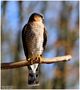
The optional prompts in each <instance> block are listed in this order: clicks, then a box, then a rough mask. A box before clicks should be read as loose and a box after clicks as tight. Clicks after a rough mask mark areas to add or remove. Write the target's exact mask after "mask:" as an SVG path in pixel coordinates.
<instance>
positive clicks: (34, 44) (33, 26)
mask: <svg viewBox="0 0 80 90" xmlns="http://www.w3.org/2000/svg"><path fill="white" fill-rule="evenodd" d="M22 42H23V48H24V53H25V56H26V59H27V60H29V59H30V58H33V56H35V57H38V58H39V56H40V57H41V56H42V54H43V51H44V49H45V46H46V42H47V33H46V28H45V25H44V17H43V15H41V14H39V13H33V14H31V16H30V18H29V20H28V23H27V24H26V25H25V26H24V27H23V30H22ZM38 58H35V59H38ZM28 73H29V74H28V84H29V85H33V84H39V64H38V63H36V64H32V65H29V66H28Z"/></svg>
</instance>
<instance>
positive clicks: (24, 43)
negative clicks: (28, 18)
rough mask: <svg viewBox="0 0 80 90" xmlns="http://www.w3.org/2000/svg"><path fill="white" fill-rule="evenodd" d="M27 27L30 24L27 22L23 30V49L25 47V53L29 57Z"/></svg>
mask: <svg viewBox="0 0 80 90" xmlns="http://www.w3.org/2000/svg"><path fill="white" fill-rule="evenodd" d="M27 27H28V25H27V24H26V25H25V26H24V27H23V30H22V43H23V49H24V53H25V56H26V58H28V49H27V47H26V45H27V42H26V32H27Z"/></svg>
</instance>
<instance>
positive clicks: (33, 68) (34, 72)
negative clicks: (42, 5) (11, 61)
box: [28, 64, 39, 85]
mask: <svg viewBox="0 0 80 90" xmlns="http://www.w3.org/2000/svg"><path fill="white" fill-rule="evenodd" d="M28 71H29V72H28V85H36V84H39V64H33V65H30V66H28Z"/></svg>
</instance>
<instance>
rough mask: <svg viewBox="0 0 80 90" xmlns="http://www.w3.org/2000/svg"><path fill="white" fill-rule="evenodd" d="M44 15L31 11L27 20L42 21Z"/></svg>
mask: <svg viewBox="0 0 80 90" xmlns="http://www.w3.org/2000/svg"><path fill="white" fill-rule="evenodd" d="M43 20H44V17H43V15H41V14H38V13H33V14H31V16H30V18H29V22H30V21H31V22H32V21H36V22H43Z"/></svg>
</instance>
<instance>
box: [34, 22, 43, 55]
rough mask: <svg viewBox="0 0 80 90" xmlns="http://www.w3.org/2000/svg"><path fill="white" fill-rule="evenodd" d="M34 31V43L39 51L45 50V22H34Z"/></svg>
mask: <svg viewBox="0 0 80 90" xmlns="http://www.w3.org/2000/svg"><path fill="white" fill-rule="evenodd" d="M32 32H33V33H34V38H33V39H34V43H35V46H34V47H35V49H36V51H37V52H38V51H39V52H40V53H41V52H42V51H43V33H44V26H43V24H38V23H37V24H33V27H32Z"/></svg>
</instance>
